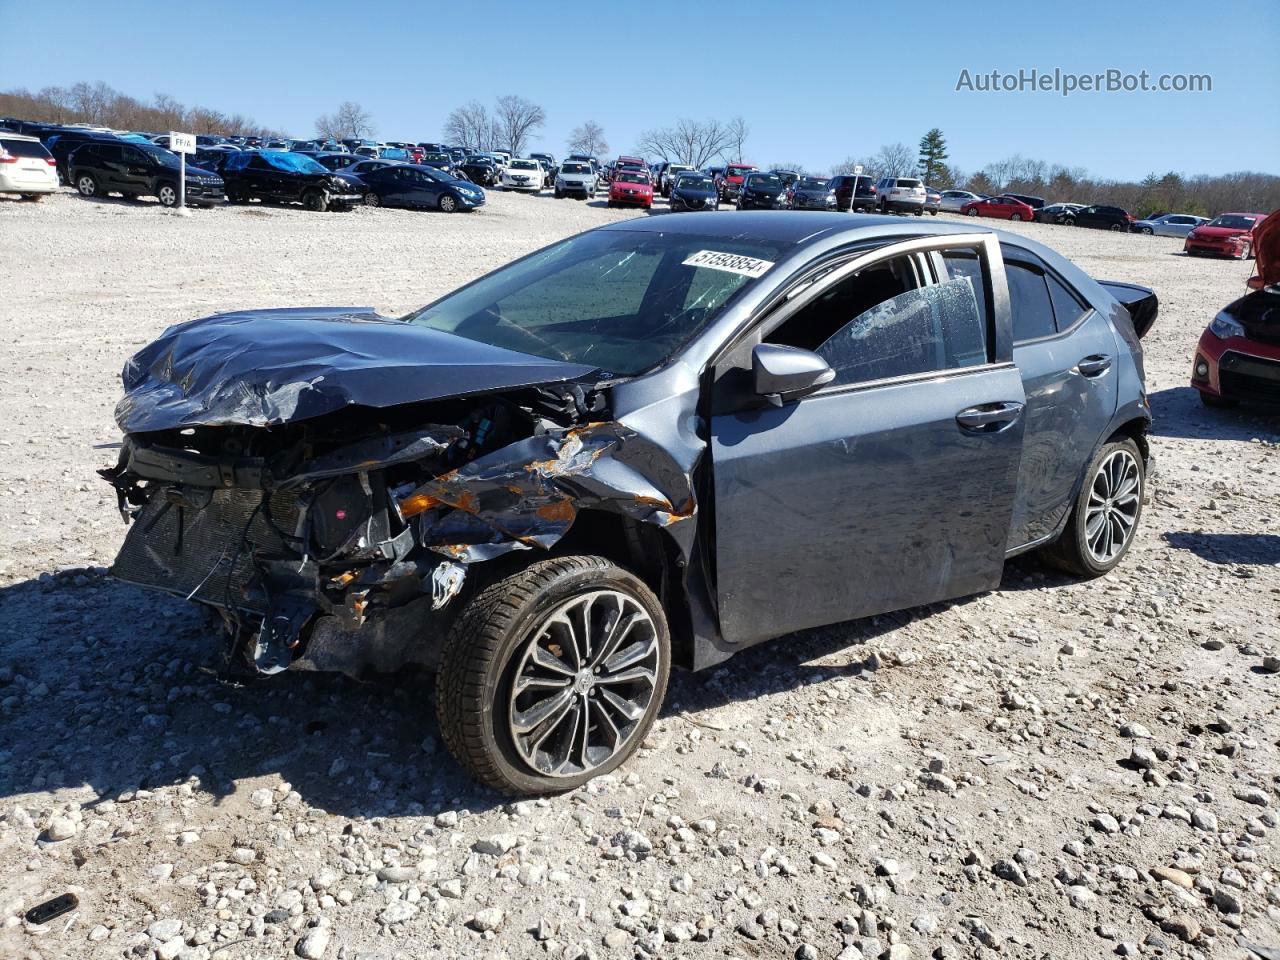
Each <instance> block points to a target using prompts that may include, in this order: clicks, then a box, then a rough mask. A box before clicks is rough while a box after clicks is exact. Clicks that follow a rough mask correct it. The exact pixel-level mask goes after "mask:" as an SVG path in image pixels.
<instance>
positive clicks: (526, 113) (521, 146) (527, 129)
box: [494, 94, 547, 155]
mask: <svg viewBox="0 0 1280 960" xmlns="http://www.w3.org/2000/svg"><path fill="white" fill-rule="evenodd" d="M494 113H495V114H496V115H497V119H496V121H495V122H496V124H497V128H498V130H499V131H500V135H501V137H502V147H503V149H505V150H510V151H511V152H512V153H513V154H516V155H521V154H523V153H524V151H525V148H526V147H527V146H529V140H530V136H531V135H532V133H533V131H535V130H537V129H538V128H539V127H541V126H542V125H543V124H544V123H546V122H547V115H546V113H545V112H544V111H543V109H542V108H541V107H540V106H538V105H537V104H536V103H532V102H531V101H529V100H526V99H524V97H518V96H516V95H515V94H507V95H506V96H505V97H499V98H498V99H497V102H496V103H495V105H494Z"/></svg>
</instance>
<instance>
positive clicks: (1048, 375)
mask: <svg viewBox="0 0 1280 960" xmlns="http://www.w3.org/2000/svg"><path fill="white" fill-rule="evenodd" d="M1001 249H1002V252H1003V255H1004V261H1005V276H1006V278H1007V279H1008V284H1009V308H1010V314H1011V316H1012V320H1013V338H1014V345H1013V360H1014V363H1016V364H1017V366H1018V370H1019V372H1020V373H1021V374H1022V383H1023V388H1024V390H1025V392H1026V402H1027V409H1026V424H1027V425H1026V437H1025V439H1024V441H1023V453H1022V464H1021V466H1020V468H1019V471H1018V496H1017V500H1016V501H1015V504H1014V511H1013V521H1012V523H1011V524H1010V531H1009V544H1008V546H1009V549H1010V550H1017V549H1019V548H1022V547H1024V546H1027V545H1029V544H1033V543H1037V542H1040V541H1042V540H1044V539H1046V538H1048V537H1050V536H1052V535H1053V534H1054V533H1055V532H1056V531H1057V530H1058V527H1059V526H1060V524H1061V523H1062V521H1063V520H1064V519H1065V517H1066V515H1067V513H1068V512H1069V511H1070V510H1071V504H1072V501H1073V497H1074V495H1075V491H1076V483H1077V481H1078V480H1079V479H1080V477H1081V476H1082V474H1083V472H1084V468H1085V466H1086V465H1087V464H1088V462H1089V459H1090V458H1091V457H1092V456H1093V450H1094V447H1095V445H1096V444H1097V442H1098V440H1099V439H1100V438H1101V437H1102V435H1103V433H1104V431H1106V429H1107V427H1108V426H1109V425H1110V423H1111V419H1112V417H1113V416H1114V414H1115V411H1116V404H1117V400H1118V395H1119V393H1118V387H1117V376H1118V368H1117V366H1116V362H1115V358H1116V351H1117V344H1116V340H1115V335H1114V334H1113V332H1112V329H1111V324H1110V322H1108V320H1107V318H1106V317H1104V316H1102V315H1101V314H1099V313H1098V312H1097V311H1095V310H1093V309H1092V308H1091V307H1089V306H1088V304H1087V301H1086V300H1085V299H1084V298H1083V297H1082V296H1080V295H1079V294H1078V293H1076V292H1075V291H1074V290H1073V289H1071V287H1070V285H1069V284H1067V282H1066V281H1064V280H1063V279H1062V278H1060V277H1059V276H1057V275H1056V274H1055V273H1054V272H1053V271H1052V270H1051V269H1050V268H1049V266H1048V265H1047V264H1046V263H1045V262H1044V261H1043V260H1041V259H1040V258H1039V257H1037V256H1036V255H1035V254H1033V253H1031V252H1029V251H1027V250H1024V249H1022V248H1021V247H1017V246H1013V245H1012V244H1002V245H1001ZM944 260H945V262H946V264H947V267H948V272H949V273H952V272H955V271H956V270H964V269H971V266H970V265H968V264H962V263H960V262H959V261H958V259H957V258H956V257H954V256H953V257H945V258H944Z"/></svg>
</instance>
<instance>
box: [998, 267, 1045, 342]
mask: <svg viewBox="0 0 1280 960" xmlns="http://www.w3.org/2000/svg"><path fill="white" fill-rule="evenodd" d="M1004 273H1005V276H1006V277H1007V278H1008V280H1009V309H1010V310H1012V311H1013V339H1014V341H1015V342H1017V341H1021V340H1034V339H1036V338H1037V337H1047V336H1051V335H1052V334H1054V333H1057V328H1056V327H1055V326H1054V324H1053V305H1052V304H1051V303H1050V302H1049V288H1048V286H1047V285H1046V284H1045V276H1044V273H1043V272H1042V271H1040V270H1037V269H1036V268H1035V267H1032V266H1029V265H1027V264H1025V263H1019V262H1017V261H1016V260H1006V261H1005V263H1004Z"/></svg>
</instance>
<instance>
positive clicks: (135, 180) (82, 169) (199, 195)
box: [67, 140, 225, 207]
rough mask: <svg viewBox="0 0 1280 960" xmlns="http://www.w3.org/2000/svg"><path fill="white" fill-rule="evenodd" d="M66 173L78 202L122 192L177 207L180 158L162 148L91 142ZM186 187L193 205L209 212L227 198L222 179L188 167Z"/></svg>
mask: <svg viewBox="0 0 1280 960" xmlns="http://www.w3.org/2000/svg"><path fill="white" fill-rule="evenodd" d="M67 168H68V170H69V172H70V178H69V179H70V181H71V184H72V185H73V186H74V187H75V188H76V189H77V190H78V191H80V196H82V197H103V196H106V195H107V194H109V193H120V194H123V195H124V196H125V198H126V199H129V200H134V199H137V198H138V197H140V196H142V195H143V194H146V195H148V196H153V197H155V198H156V199H157V200H159V201H160V203H161V204H162V205H164V206H166V207H172V206H174V205H175V204H176V203H177V202H178V177H179V170H180V165H179V161H178V157H177V155H176V154H173V153H170V152H169V151H168V150H165V149H164V148H163V147H157V146H153V145H151V144H146V143H126V142H124V141H122V140H115V141H110V140H101V141H98V140H91V141H88V142H86V143H84V144H82V145H81V146H80V147H78V148H77V149H76V151H75V152H74V153H72V154H71V157H70V159H69V160H68V161H67ZM186 183H187V196H186V202H187V203H188V204H190V205H191V206H199V207H211V206H214V205H215V204H219V203H222V201H223V200H224V199H225V197H224V195H223V182H222V178H221V177H220V176H218V175H217V174H216V173H213V172H211V171H209V170H205V169H203V168H201V167H196V166H192V165H190V164H188V165H187V177H186Z"/></svg>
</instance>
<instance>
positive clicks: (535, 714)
mask: <svg viewBox="0 0 1280 960" xmlns="http://www.w3.org/2000/svg"><path fill="white" fill-rule="evenodd" d="M572 703H573V691H572V690H567V689H566V690H562V691H560V692H559V693H557V694H556V695H555V696H551V697H547V698H546V699H545V700H540V701H539V702H538V703H536V704H534V705H533V706H532V707H530V708H529V709H528V710H525V711H523V712H521V713H513V714H512V716H511V726H512V727H513V728H514V729H515V730H516V732H517V733H530V732H532V731H533V730H536V729H537V728H538V727H539V726H541V725H542V724H543V723H546V722H547V721H548V720H550V719H552V718H559V717H562V716H563V714H564V712H565V711H566V710H568V709H569V707H570V705H571V704H572Z"/></svg>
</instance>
